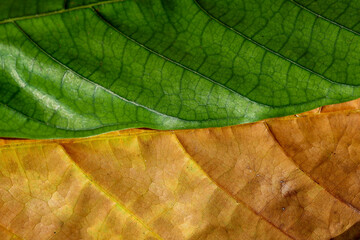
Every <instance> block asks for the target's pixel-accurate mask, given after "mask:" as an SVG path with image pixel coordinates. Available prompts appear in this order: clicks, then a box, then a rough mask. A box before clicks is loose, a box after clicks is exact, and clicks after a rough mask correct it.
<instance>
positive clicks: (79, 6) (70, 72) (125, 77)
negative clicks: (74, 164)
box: [0, 0, 360, 138]
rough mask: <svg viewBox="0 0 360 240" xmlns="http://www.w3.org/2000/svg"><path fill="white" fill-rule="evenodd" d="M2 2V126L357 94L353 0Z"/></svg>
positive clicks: (241, 110)
mask: <svg viewBox="0 0 360 240" xmlns="http://www.w3.org/2000/svg"><path fill="white" fill-rule="evenodd" d="M330 2H331V4H329V1H325V0H324V1H322V0H321V1H310V0H297V1H290V0H218V1H213V0H197V1H194V0H163V1H160V0H151V1H150V0H139V1H135V0H124V1H117V0H113V1H99V0H97V1H96V0H77V1H76V0H67V1H65V2H64V1H63V0H61V1H58V0H52V1H35V0H27V1H25V0H8V1H3V2H1V3H0V66H1V72H0V136H1V137H25V138H65V137H81V136H89V135H94V134H98V133H102V132H107V131H111V130H118V129H124V128H135V127H147V128H155V129H182V128H205V127H218V126H225V125H235V124H240V123H246V122H253V121H257V120H261V119H265V118H270V117H279V116H284V115H290V114H295V113H300V112H303V111H306V110H310V109H313V108H316V107H319V106H322V105H326V104H333V103H339V102H345V101H348V100H352V99H355V98H358V97H360V33H359V30H360V12H359V11H360V3H359V1H355V0H353V1H350V0H347V1H345V0H342V1H330Z"/></svg>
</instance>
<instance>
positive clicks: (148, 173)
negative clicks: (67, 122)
mask: <svg viewBox="0 0 360 240" xmlns="http://www.w3.org/2000/svg"><path fill="white" fill-rule="evenodd" d="M359 106H360V100H357V101H352V102H349V103H346V104H341V105H333V106H326V107H323V108H322V109H317V110H314V111H311V112H308V113H305V114H300V115H299V117H296V116H293V117H285V118H279V119H270V120H267V121H262V122H258V123H253V124H245V125H239V126H233V127H225V128H211V129H197V130H186V131H165V132H164V131H162V132H161V131H154V130H127V131H121V132H113V133H109V134H105V135H100V136H96V137H92V138H84V139H70V140H69V139H68V140H14V139H13V140H11V139H2V140H1V141H0V145H1V147H0V159H1V161H0V239H36V240H42V239H44V240H47V239H51V240H57V239H76V240H78V239H104V240H105V239H106V240H108V239H111V240H113V239H126V240H128V239H136V240H137V239H174V240H175V239H189V240H195V239H209V240H210V239H214V240H215V239H330V238H334V237H336V236H339V237H338V239H356V238H357V237H358V236H359V235H358V234H359V226H358V225H359V224H358V222H359V221H360V211H359V209H360V195H359V192H360V167H359V163H360V151H359V150H360V135H359V134H358V132H359V130H360V111H358V110H357V109H359ZM320 112H322V113H320ZM352 226H354V227H352Z"/></svg>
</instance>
